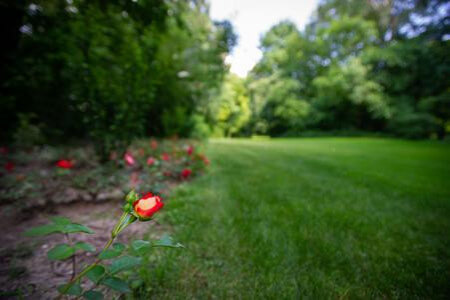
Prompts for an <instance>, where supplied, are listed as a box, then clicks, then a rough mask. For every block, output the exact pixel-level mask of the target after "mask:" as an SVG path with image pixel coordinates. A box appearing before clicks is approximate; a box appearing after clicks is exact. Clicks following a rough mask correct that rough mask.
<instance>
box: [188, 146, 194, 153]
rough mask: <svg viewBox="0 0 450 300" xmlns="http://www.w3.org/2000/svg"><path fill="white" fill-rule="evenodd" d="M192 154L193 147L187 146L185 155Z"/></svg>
mask: <svg viewBox="0 0 450 300" xmlns="http://www.w3.org/2000/svg"><path fill="white" fill-rule="evenodd" d="M192 152H194V147H192V146H188V147H187V149H186V153H187V155H192Z"/></svg>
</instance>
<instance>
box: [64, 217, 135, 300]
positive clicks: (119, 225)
mask: <svg viewBox="0 0 450 300" xmlns="http://www.w3.org/2000/svg"><path fill="white" fill-rule="evenodd" d="M128 215H129V213H128V212H124V213H123V214H122V216H121V217H120V219H119V222H117V224H116V225H115V226H114V229H113V230H112V231H111V238H110V239H109V241H108V242H107V243H106V244H105V246H104V247H103V250H102V251H100V253H102V252H103V251H105V250H106V249H108V248H109V247H110V246H111V245H112V243H113V242H114V240H115V239H116V237H117V235H118V234H119V233H120V231H122V230H123V229H125V227H126V226H128V225H129V224H131V223H132V222H134V220H136V219H131V220H132V221H131V222H130V219H128V220H127V222H126V223H125V224H123V222H124V221H125V220H126V217H127V216H128ZM132 217H133V218H134V216H132ZM67 238H68V237H67ZM73 257H75V256H73ZM100 261H101V259H100V258H97V259H96V260H95V261H94V262H93V263H92V264H90V265H89V266H87V267H86V268H84V269H83V271H81V272H80V273H78V275H77V276H74V275H75V267H74V269H73V270H74V273H73V274H72V278H71V279H70V281H69V282H68V283H67V284H66V285H65V287H64V289H63V290H62V291H61V294H60V297H61V296H62V295H63V294H65V293H66V292H67V291H68V290H69V288H70V287H71V286H72V284H74V283H75V282H77V281H78V280H80V279H81V278H82V277H83V276H84V275H86V273H87V272H89V271H90V270H92V268H94V267H95V266H96V265H98V264H99V262H100ZM60 297H58V299H59V298H60Z"/></svg>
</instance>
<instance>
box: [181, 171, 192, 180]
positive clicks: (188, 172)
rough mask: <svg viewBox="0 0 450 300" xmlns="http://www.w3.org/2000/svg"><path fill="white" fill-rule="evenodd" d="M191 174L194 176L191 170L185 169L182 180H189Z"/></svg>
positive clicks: (182, 172)
mask: <svg viewBox="0 0 450 300" xmlns="http://www.w3.org/2000/svg"><path fill="white" fill-rule="evenodd" d="M191 174H192V170H191V169H183V171H181V178H183V179H187V178H189V176H191Z"/></svg>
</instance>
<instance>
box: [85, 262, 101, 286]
mask: <svg viewBox="0 0 450 300" xmlns="http://www.w3.org/2000/svg"><path fill="white" fill-rule="evenodd" d="M103 274H105V267H103V266H95V267H93V268H92V269H90V270H89V271H88V272H87V273H86V277H87V278H89V279H90V280H91V281H92V282H94V283H98V282H99V281H100V279H101V278H102V276H103Z"/></svg>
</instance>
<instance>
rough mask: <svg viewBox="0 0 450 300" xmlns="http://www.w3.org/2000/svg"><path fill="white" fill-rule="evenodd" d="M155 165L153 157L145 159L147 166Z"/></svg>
mask: <svg viewBox="0 0 450 300" xmlns="http://www.w3.org/2000/svg"><path fill="white" fill-rule="evenodd" d="M154 163H155V159H154V158H153V157H149V158H148V159H147V165H148V166H152V165H153V164H154Z"/></svg>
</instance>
